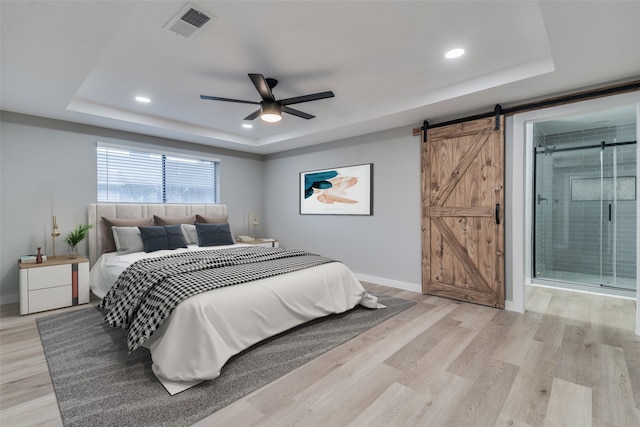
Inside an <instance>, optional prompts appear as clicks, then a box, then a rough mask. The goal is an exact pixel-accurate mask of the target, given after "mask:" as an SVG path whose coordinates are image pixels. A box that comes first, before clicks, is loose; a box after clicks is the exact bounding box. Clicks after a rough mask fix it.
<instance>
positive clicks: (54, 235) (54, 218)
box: [51, 215, 60, 256]
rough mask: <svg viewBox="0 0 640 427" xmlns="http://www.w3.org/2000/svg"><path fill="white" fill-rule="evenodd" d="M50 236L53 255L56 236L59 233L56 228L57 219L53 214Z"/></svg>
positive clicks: (54, 253) (54, 254)
mask: <svg viewBox="0 0 640 427" xmlns="http://www.w3.org/2000/svg"><path fill="white" fill-rule="evenodd" d="M51 224H52V226H51V237H53V256H56V237H58V236H59V235H60V229H59V228H58V221H57V220H56V216H55V215H54V216H53V218H52V220H51Z"/></svg>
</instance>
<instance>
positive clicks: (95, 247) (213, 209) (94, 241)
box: [89, 203, 227, 266]
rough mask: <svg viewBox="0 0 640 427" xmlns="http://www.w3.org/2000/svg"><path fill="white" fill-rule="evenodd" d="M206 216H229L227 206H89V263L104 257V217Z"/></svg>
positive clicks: (134, 204) (132, 204)
mask: <svg viewBox="0 0 640 427" xmlns="http://www.w3.org/2000/svg"><path fill="white" fill-rule="evenodd" d="M195 214H200V215H204V216H224V215H227V205H180V204H137V203H122V204H120V203H92V204H90V205H89V224H91V225H93V228H91V230H89V261H90V265H91V266H93V264H94V263H95V262H96V261H97V260H98V258H99V257H100V255H102V248H103V247H104V235H103V233H104V232H105V227H104V226H103V224H102V217H106V218H148V217H153V216H154V215H159V216H176V217H180V216H187V215H195Z"/></svg>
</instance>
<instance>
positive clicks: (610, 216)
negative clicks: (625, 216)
mask: <svg viewBox="0 0 640 427" xmlns="http://www.w3.org/2000/svg"><path fill="white" fill-rule="evenodd" d="M609 222H611V203H609Z"/></svg>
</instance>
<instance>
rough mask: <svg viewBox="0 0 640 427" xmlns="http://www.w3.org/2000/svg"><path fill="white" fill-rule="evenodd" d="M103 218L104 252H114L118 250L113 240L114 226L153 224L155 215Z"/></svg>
mask: <svg viewBox="0 0 640 427" xmlns="http://www.w3.org/2000/svg"><path fill="white" fill-rule="evenodd" d="M101 218H102V226H103V227H104V229H103V232H102V236H103V237H104V238H103V239H102V252H101V253H106V252H113V251H115V250H116V243H115V242H114V240H113V232H112V231H111V229H112V228H113V227H140V226H145V225H153V217H152V216H150V217H148V218H107V217H104V216H103V217H101Z"/></svg>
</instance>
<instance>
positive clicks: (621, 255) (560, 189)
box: [534, 125, 637, 279]
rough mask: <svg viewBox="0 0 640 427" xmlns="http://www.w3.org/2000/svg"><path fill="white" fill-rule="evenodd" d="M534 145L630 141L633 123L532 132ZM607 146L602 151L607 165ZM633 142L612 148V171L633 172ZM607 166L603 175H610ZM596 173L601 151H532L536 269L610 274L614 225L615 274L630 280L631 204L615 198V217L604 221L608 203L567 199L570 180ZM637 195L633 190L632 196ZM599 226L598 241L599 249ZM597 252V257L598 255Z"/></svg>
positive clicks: (633, 255) (632, 266) (633, 215)
mask: <svg viewBox="0 0 640 427" xmlns="http://www.w3.org/2000/svg"><path fill="white" fill-rule="evenodd" d="M534 138H536V141H535V144H536V145H540V144H541V145H547V146H551V147H553V146H555V147H556V148H564V147H570V146H582V145H592V144H599V143H600V142H601V141H605V142H607V143H611V142H624V141H633V140H635V125H628V126H618V127H611V128H601V129H593V130H587V131H581V132H571V133H563V134H555V135H546V136H545V135H539V134H536V133H535V132H534ZM611 156H612V149H607V150H605V164H606V163H607V158H608V159H609V162H608V163H609V165H611ZM635 165H636V146H635V145H624V146H619V147H618V148H617V175H618V176H633V177H635V173H636V166H635ZM612 173H613V170H612V167H611V166H609V167H608V170H607V169H605V172H604V176H605V177H611V176H613V175H612ZM599 177H600V149H589V150H575V151H567V152H560V153H554V154H552V155H544V154H538V155H536V194H535V197H536V198H537V196H538V195H540V196H541V197H542V198H546V199H547V200H546V201H544V200H543V201H541V202H540V203H537V201H536V204H535V208H536V228H535V238H536V254H535V262H536V272H537V273H540V272H544V271H549V270H553V271H563V272H575V273H583V274H594V275H599V274H600V265H601V262H602V268H603V274H604V275H605V276H611V275H613V255H614V246H613V245H614V231H613V230H614V223H615V252H616V257H617V261H616V274H617V277H619V278H629V279H633V278H635V275H636V274H635V272H636V262H637V253H636V245H635V239H636V202H635V200H625V201H618V202H617V209H616V210H615V212H613V213H614V216H615V221H611V222H610V221H609V220H608V216H609V206H608V205H609V202H608V201H605V202H604V204H603V206H602V208H601V203H600V201H595V200H594V201H575V200H573V201H572V200H571V180H572V179H580V178H599ZM636 197H637V194H636ZM601 225H602V235H603V239H602V242H603V245H602V251H601V239H600V233H601ZM601 255H602V259H601Z"/></svg>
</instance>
